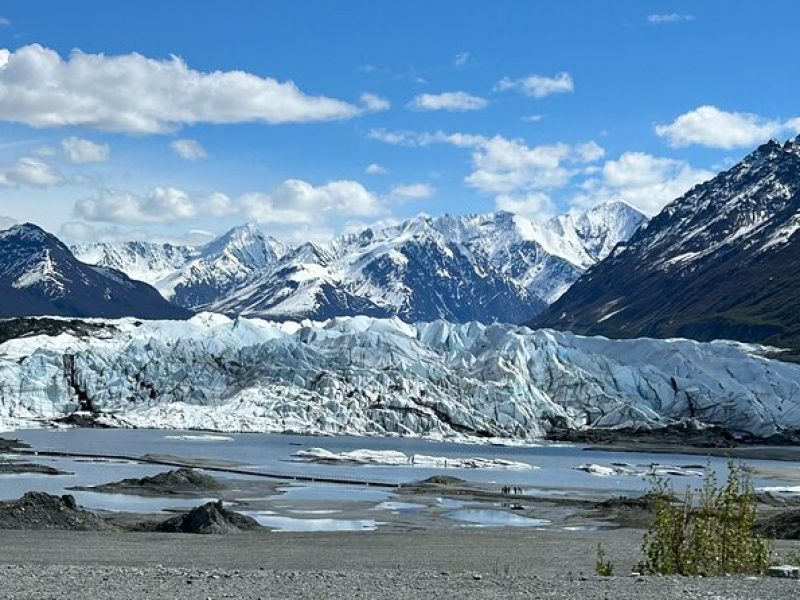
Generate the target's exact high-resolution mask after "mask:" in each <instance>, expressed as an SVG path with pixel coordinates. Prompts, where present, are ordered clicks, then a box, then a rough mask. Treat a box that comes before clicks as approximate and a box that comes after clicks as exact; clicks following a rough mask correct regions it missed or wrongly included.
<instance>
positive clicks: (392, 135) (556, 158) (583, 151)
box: [368, 129, 605, 217]
mask: <svg viewBox="0 0 800 600" xmlns="http://www.w3.org/2000/svg"><path fill="white" fill-rule="evenodd" d="M368 137H370V138H371V139H375V140H378V141H382V142H384V143H387V144H393V145H399V146H410V147H424V146H429V145H432V144H449V145H451V146H456V147H459V148H467V149H469V150H471V152H472V170H471V172H470V173H469V174H468V175H467V176H466V177H465V179H464V181H465V183H466V184H467V185H468V186H470V187H472V188H475V189H477V190H478V191H480V192H483V193H486V194H491V195H494V196H495V206H496V208H497V209H498V210H510V211H514V212H521V213H523V214H527V215H529V216H530V215H533V214H536V215H539V216H541V217H545V216H546V215H549V214H552V212H553V203H552V201H551V200H550V198H549V196H548V195H547V194H548V191H549V190H554V189H559V188H563V187H565V186H567V185H568V184H570V183H571V182H573V180H574V179H575V178H576V177H581V176H585V175H586V173H587V170H591V168H592V167H593V164H594V163H596V162H597V161H599V160H600V159H602V158H603V156H604V155H605V150H604V149H603V148H602V147H601V146H600V145H599V144H597V143H596V142H594V141H590V142H586V143H582V144H563V143H560V144H549V145H548V144H545V145H539V146H529V145H528V144H527V143H525V142H524V141H522V140H519V139H509V138H506V137H503V136H500V135H496V136H494V137H486V136H481V135H474V134H467V133H445V132H443V131H435V132H413V131H387V130H385V129H373V130H371V131H370V132H369V133H368Z"/></svg>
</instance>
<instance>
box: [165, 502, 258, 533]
mask: <svg viewBox="0 0 800 600" xmlns="http://www.w3.org/2000/svg"><path fill="white" fill-rule="evenodd" d="M260 528H261V525H259V524H258V521H256V520H255V519H253V518H251V517H247V516H245V515H241V514H239V513H237V512H234V511H232V510H228V509H226V508H225V507H223V505H222V501H217V502H209V503H208V504H203V505H202V506H198V507H197V508H193V509H192V510H190V511H189V512H188V513H186V514H183V515H178V516H177V517H173V518H171V519H168V520H166V521H164V522H163V523H159V524H157V525H156V526H155V527H154V530H155V531H163V532H167V533H200V534H214V535H220V534H231V533H240V532H242V531H248V530H254V529H260Z"/></svg>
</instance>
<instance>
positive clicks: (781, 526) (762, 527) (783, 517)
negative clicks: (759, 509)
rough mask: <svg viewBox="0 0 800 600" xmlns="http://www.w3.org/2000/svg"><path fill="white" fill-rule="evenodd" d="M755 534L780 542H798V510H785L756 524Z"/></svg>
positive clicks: (799, 533)
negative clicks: (776, 539)
mask: <svg viewBox="0 0 800 600" xmlns="http://www.w3.org/2000/svg"><path fill="white" fill-rule="evenodd" d="M755 530H756V532H757V533H760V534H761V535H763V536H765V537H768V538H778V539H780V540H800V509H795V510H787V511H786V512H782V513H780V514H777V515H775V516H773V517H769V518H767V519H764V520H763V521H760V522H759V523H757V524H756V526H755Z"/></svg>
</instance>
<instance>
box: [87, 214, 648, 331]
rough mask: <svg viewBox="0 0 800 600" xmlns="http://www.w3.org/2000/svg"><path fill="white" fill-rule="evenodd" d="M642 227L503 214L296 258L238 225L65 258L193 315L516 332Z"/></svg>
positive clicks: (374, 237) (395, 231)
mask: <svg viewBox="0 0 800 600" xmlns="http://www.w3.org/2000/svg"><path fill="white" fill-rule="evenodd" d="M645 220H646V219H645V217H644V215H642V214H641V213H640V212H638V211H636V210H635V209H633V208H632V207H630V206H628V205H627V204H625V203H622V202H612V203H607V204H602V205H600V206H597V207H595V208H593V209H591V210H589V211H586V212H573V213H569V214H567V215H563V216H559V217H555V218H553V219H551V220H549V221H547V222H545V223H543V224H539V223H534V222H531V221H529V220H528V219H525V218H524V217H522V216H519V215H514V214H511V213H508V212H498V213H493V214H486V215H471V216H450V215H444V216H441V217H424V216H423V217H416V218H414V219H410V220H408V221H405V222H403V223H400V224H399V225H394V226H389V227H374V228H366V229H364V230H363V231H361V232H360V233H357V234H350V235H344V236H341V237H339V238H336V239H334V240H333V241H332V242H330V243H328V244H315V243H311V242H309V243H305V244H301V245H298V246H295V247H291V246H289V245H287V244H283V243H281V242H279V241H277V240H275V239H273V238H271V237H269V236H266V235H265V234H264V233H262V232H261V231H260V230H259V229H258V228H257V227H255V226H253V225H244V226H241V227H237V228H234V229H232V230H231V231H229V232H227V233H226V234H224V235H222V236H221V237H219V238H218V239H216V240H214V241H212V242H211V243H209V244H207V245H205V246H201V247H198V248H194V247H188V246H174V245H170V244H153V243H146V242H126V243H101V242H98V243H93V244H85V245H76V246H73V247H72V250H73V252H74V253H75V255H76V256H77V257H78V258H79V259H80V260H81V261H84V262H87V263H92V264H96V265H99V266H104V267H109V268H114V269H118V270H121V271H124V272H125V273H127V274H128V275H129V276H130V277H131V278H134V279H139V280H141V281H145V282H147V283H150V284H152V285H153V286H155V287H156V288H157V289H158V290H159V291H160V292H161V294H162V295H163V296H164V297H165V298H167V299H169V300H170V301H172V302H173V303H175V304H177V305H179V306H182V307H184V308H187V309H191V310H193V311H200V310H207V311H213V312H220V313H224V314H229V315H244V316H258V317H264V318H270V319H273V320H289V319H298V318H312V319H326V318H329V317H334V316H348V315H359V314H361V315H368V316H373V317H390V316H399V317H400V318H402V319H404V320H406V321H409V322H414V321H432V320H435V319H439V318H441V319H446V320H450V321H455V322H465V321H472V320H476V321H481V322H486V323H490V322H496V321H504V322H513V323H521V322H524V321H526V320H528V319H531V318H532V317H533V316H535V315H536V314H537V313H539V312H541V311H542V310H543V309H544V308H545V307H546V306H547V305H548V304H549V303H550V302H552V301H553V300H555V299H556V298H558V297H559V296H560V295H561V294H562V293H563V292H564V291H565V290H566V289H567V288H568V287H569V286H570V285H571V284H572V283H573V282H574V281H575V280H577V279H578V277H580V275H581V274H582V273H583V272H584V271H585V270H586V268H588V267H590V266H591V265H593V264H595V263H596V262H597V261H598V260H602V259H603V258H604V257H605V256H606V255H607V254H608V253H609V252H610V251H611V250H612V249H613V247H614V246H615V245H616V244H617V243H618V242H620V241H624V240H626V239H628V238H629V237H630V236H631V235H632V234H633V233H634V231H636V229H637V228H638V227H640V226H641V224H642V223H643V222H645Z"/></svg>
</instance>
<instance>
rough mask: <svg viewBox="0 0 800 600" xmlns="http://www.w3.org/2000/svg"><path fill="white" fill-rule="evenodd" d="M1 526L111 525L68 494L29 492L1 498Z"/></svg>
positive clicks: (93, 527)
mask: <svg viewBox="0 0 800 600" xmlns="http://www.w3.org/2000/svg"><path fill="white" fill-rule="evenodd" d="M0 529H69V530H73V531H104V530H107V529H114V526H113V525H110V524H109V523H106V522H105V521H104V520H103V519H101V518H100V517H98V516H97V515H96V514H94V513H92V512H89V511H88V510H84V509H82V508H80V507H79V506H78V504H77V502H75V498H74V497H73V496H70V495H64V496H52V495H50V494H46V493H44V492H28V493H26V494H25V495H24V496H23V497H22V498H20V499H19V500H11V501H6V502H0Z"/></svg>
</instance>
